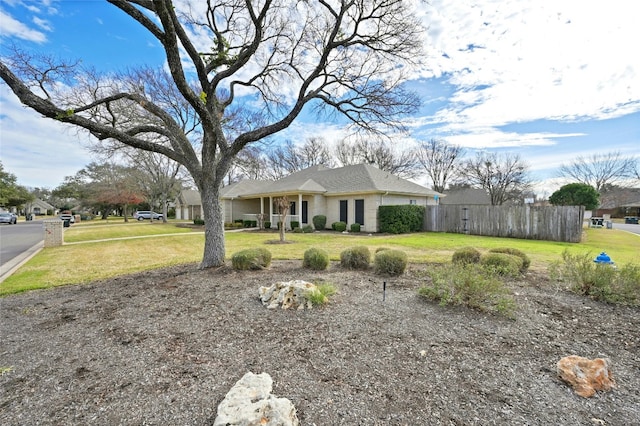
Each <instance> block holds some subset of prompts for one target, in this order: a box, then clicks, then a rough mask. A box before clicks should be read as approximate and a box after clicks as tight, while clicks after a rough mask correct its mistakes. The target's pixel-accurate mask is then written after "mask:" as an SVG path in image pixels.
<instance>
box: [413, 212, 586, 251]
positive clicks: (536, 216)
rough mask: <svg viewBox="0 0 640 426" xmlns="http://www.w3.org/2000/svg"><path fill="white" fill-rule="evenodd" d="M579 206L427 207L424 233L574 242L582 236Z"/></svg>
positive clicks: (581, 213) (582, 217) (582, 215)
mask: <svg viewBox="0 0 640 426" xmlns="http://www.w3.org/2000/svg"><path fill="white" fill-rule="evenodd" d="M583 219H584V207H580V206H549V207H530V206H478V205H469V206H464V205H439V206H427V208H426V210H425V216H424V230H425V231H432V232H452V233H458V234H472V235H485V236H491V237H511V238H523V239H531V240H548V241H564V242H572V243H577V242H580V239H581V237H582V221H583Z"/></svg>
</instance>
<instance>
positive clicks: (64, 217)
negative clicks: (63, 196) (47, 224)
mask: <svg viewBox="0 0 640 426" xmlns="http://www.w3.org/2000/svg"><path fill="white" fill-rule="evenodd" d="M58 217H59V218H60V220H64V221H67V220H68V221H69V223H76V219H75V218H74V217H73V215H72V214H61V215H60V216H58Z"/></svg>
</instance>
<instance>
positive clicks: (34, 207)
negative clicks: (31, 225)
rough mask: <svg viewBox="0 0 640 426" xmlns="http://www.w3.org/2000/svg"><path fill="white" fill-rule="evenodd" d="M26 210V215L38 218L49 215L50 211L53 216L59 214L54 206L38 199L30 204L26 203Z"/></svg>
mask: <svg viewBox="0 0 640 426" xmlns="http://www.w3.org/2000/svg"><path fill="white" fill-rule="evenodd" d="M24 209H25V212H26V213H33V214H34V215H36V216H38V215H43V214H47V212H48V211H50V212H51V213H52V214H53V215H55V214H57V213H58V212H57V211H56V208H55V207H54V206H52V205H51V204H49V203H47V202H46V201H42V200H40V199H38V198H36V199H35V200H33V201H31V202H29V203H26V204H25V206H24Z"/></svg>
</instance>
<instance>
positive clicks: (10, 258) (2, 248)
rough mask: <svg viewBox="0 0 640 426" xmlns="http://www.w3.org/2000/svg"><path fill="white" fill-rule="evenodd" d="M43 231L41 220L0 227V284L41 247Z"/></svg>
mask: <svg viewBox="0 0 640 426" xmlns="http://www.w3.org/2000/svg"><path fill="white" fill-rule="evenodd" d="M43 240H44V229H43V225H42V221H41V220H34V221H30V222H18V223H17V224H16V225H4V224H3V225H0V282H2V281H4V280H5V279H6V278H7V277H8V276H9V275H11V274H12V273H13V271H14V270H15V269H16V268H17V267H18V266H20V265H21V264H22V263H23V262H25V261H27V260H28V259H30V258H31V257H32V256H33V255H34V254H36V253H37V252H38V251H39V250H40V249H41V248H42V246H43Z"/></svg>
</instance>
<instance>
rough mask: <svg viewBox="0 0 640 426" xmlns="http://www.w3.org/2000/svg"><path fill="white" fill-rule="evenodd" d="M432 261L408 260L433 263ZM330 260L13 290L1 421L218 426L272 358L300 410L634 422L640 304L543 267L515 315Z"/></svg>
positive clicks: (381, 419) (281, 392)
mask: <svg viewBox="0 0 640 426" xmlns="http://www.w3.org/2000/svg"><path fill="white" fill-rule="evenodd" d="M427 267H428V266H424V265H422V266H419V267H418V266H413V268H416V269H418V268H419V269H424V268H427ZM291 279H305V280H308V281H318V280H324V281H328V282H332V283H334V284H335V285H336V286H337V287H338V289H339V292H338V294H336V295H335V296H333V298H332V302H331V303H330V304H329V305H328V306H326V307H325V308H322V309H314V310H311V311H295V312H291V311H282V310H267V309H265V308H264V307H262V305H261V304H260V302H259V300H258V296H257V295H258V287H259V286H261V285H270V284H271V283H273V282H277V281H288V280H291ZM382 281H383V279H382V278H380V277H376V276H374V275H373V273H370V272H364V273H363V272H349V271H344V270H341V269H340V268H339V267H338V266H337V265H332V267H331V269H330V270H329V271H327V272H322V273H318V272H310V271H307V270H303V269H300V267H299V262H275V263H274V264H273V265H272V267H271V268H270V269H269V270H264V271H258V272H237V271H233V270H230V269H229V268H222V269H218V270H209V271H200V270H197V268H196V266H195V265H189V266H183V267H178V268H170V269H164V270H158V271H153V272H150V273H145V274H140V275H132V276H126V277H121V278H117V279H113V280H110V281H105V282H96V283H91V284H87V285H82V286H68V287H62V288H56V289H51V290H46V291H33V292H30V293H25V294H20V295H15V296H10V297H5V298H3V299H0V337H1V340H0V368H1V369H2V370H1V371H2V376H1V377H0V424H2V425H31V424H41V425H50V424H51V425H53V424H55V425H58V424H59V425H70V424H79V425H85V424H95V425H115V424H119V425H207V424H211V423H213V420H214V419H215V417H216V409H217V405H218V404H219V403H220V402H221V401H222V399H223V398H224V396H225V394H226V393H227V392H228V391H229V389H230V388H231V387H232V386H233V384H234V383H235V382H236V381H237V380H239V379H240V378H241V377H242V376H243V375H244V374H245V373H246V372H247V371H252V372H255V373H261V372H267V373H269V374H270V375H271V377H272V378H273V380H274V390H273V393H274V395H276V396H279V397H286V398H288V399H290V400H291V401H292V402H293V404H294V405H295V406H296V408H297V410H298V417H299V419H300V423H301V425H492V424H497V425H638V424H640V331H639V330H640V327H639V326H640V315H639V313H640V309H638V308H630V307H621V306H613V305H607V304H602V303H598V302H594V301H592V300H589V299H587V298H583V297H580V296H576V295H573V294H570V293H567V292H565V291H563V290H561V289H558V288H556V287H555V286H553V285H551V284H549V283H548V282H547V281H546V279H545V278H544V276H542V275H541V274H540V273H536V272H531V273H530V274H529V275H528V276H527V277H526V278H525V279H523V280H521V281H518V282H514V283H511V284H510V285H511V286H512V288H513V291H514V294H515V298H516V301H517V304H518V311H517V313H516V318H515V320H510V319H506V318H502V317H499V316H494V315H490V314H486V313H481V312H477V311H473V310H469V309H465V308H461V307H440V306H438V305H437V304H434V303H432V302H428V301H426V300H424V299H422V298H420V297H419V296H417V293H416V289H417V288H418V287H419V286H420V285H421V281H420V279H418V278H416V276H415V275H414V271H411V270H410V271H409V272H408V273H407V274H406V275H405V276H403V277H402V278H393V279H388V284H387V292H386V300H385V301H383V300H382V297H383V294H382ZM572 354H575V355H581V356H586V357H589V358H595V357H608V358H609V359H610V360H611V363H612V369H613V373H614V377H615V378H616V381H617V388H616V389H615V390H613V391H612V392H607V393H598V394H597V395H596V396H595V397H593V398H590V399H583V398H581V397H579V396H577V395H575V394H574V393H573V391H572V390H571V389H570V388H569V387H568V386H567V385H565V384H564V383H562V382H561V381H560V380H559V379H558V378H557V376H556V372H555V365H556V362H557V361H558V360H559V359H560V358H561V357H563V356H566V355H572Z"/></svg>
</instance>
